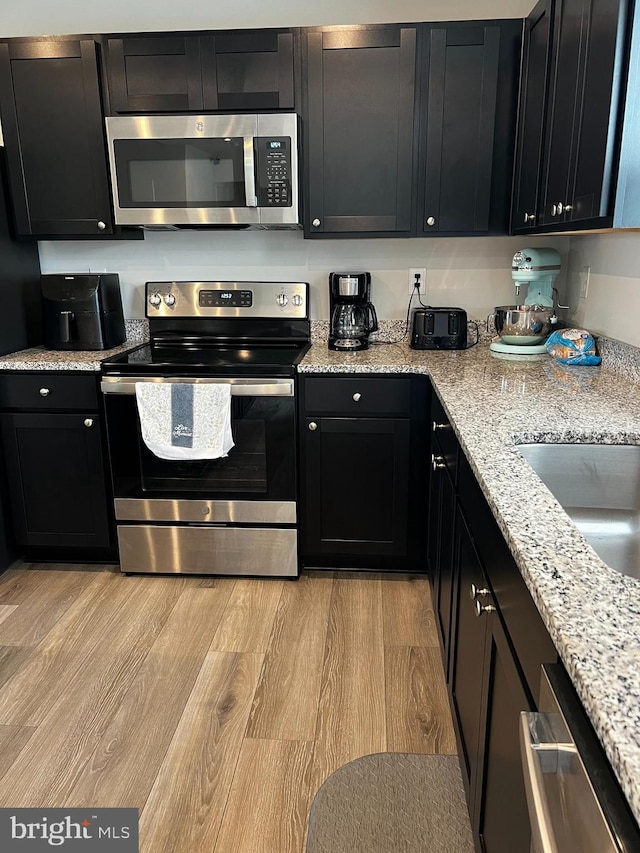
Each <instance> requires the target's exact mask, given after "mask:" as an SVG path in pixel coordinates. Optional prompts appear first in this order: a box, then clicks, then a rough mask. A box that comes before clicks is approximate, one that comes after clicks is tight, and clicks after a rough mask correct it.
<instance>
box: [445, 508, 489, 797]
mask: <svg viewBox="0 0 640 853" xmlns="http://www.w3.org/2000/svg"><path fill="white" fill-rule="evenodd" d="M455 564H456V567H457V579H456V588H455V593H454V609H453V612H454V620H455V621H454V628H453V631H454V634H453V639H452V643H453V649H452V659H451V678H450V686H449V689H450V691H451V701H452V705H453V710H454V714H455V717H456V720H455V722H456V724H457V725H456V729H457V731H458V737H459V744H460V759H461V760H460V765H461V769H462V779H463V782H464V783H465V787H466V788H467V793H468V799H469V802H470V803H471V802H472V800H473V796H472V794H473V786H474V784H475V779H476V773H477V769H478V747H479V744H480V721H481V717H482V713H481V708H482V695H483V684H484V660H485V639H486V631H487V620H486V618H484V617H483V616H482V615H481V616H480V617H478V616H477V615H476V601H475V600H474V599H472V598H471V595H470V591H471V585H472V584H474V585H475V586H476V588H477V589H478V590H483V589H485V588H486V581H485V577H484V572H483V570H482V565H481V563H480V560H479V559H478V556H477V554H476V552H475V548H474V546H473V542H472V540H471V535H470V533H469V530H468V529H467V524H466V521H465V519H464V517H463V515H462V513H461V512H460V511H459V510H458V513H457V516H456V556H455ZM479 600H480V602H481V604H482V605H483V606H484V605H486V604H489V603H490V599H489V598H488V597H487V596H484V595H482V596H480V597H479Z"/></svg>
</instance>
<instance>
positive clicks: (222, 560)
mask: <svg viewBox="0 0 640 853" xmlns="http://www.w3.org/2000/svg"><path fill="white" fill-rule="evenodd" d="M118 544H119V546H120V570H121V571H123V572H150V573H157V574H195V575H205V574H206V575H256V576H261V577H296V576H297V574H298V533H297V531H296V530H295V528H268V527H258V528H256V527H251V528H249V527H207V526H204V525H196V524H192V525H189V527H160V526H155V525H151V524H137V525H127V526H125V525H121V526H119V527H118Z"/></svg>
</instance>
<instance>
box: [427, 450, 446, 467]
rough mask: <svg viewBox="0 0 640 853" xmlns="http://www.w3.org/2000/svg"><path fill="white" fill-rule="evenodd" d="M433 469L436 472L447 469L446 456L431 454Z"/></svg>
mask: <svg viewBox="0 0 640 853" xmlns="http://www.w3.org/2000/svg"><path fill="white" fill-rule="evenodd" d="M431 467H432V468H433V470H434V471H437V470H438V468H445V467H446V465H445V463H444V456H436V455H435V454H434V453H432V454H431Z"/></svg>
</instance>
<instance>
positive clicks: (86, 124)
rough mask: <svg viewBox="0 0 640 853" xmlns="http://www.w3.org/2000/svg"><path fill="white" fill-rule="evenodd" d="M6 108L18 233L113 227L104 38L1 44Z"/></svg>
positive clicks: (0, 86)
mask: <svg viewBox="0 0 640 853" xmlns="http://www.w3.org/2000/svg"><path fill="white" fill-rule="evenodd" d="M0 115H1V117H2V128H3V132H4V140H5V146H6V151H7V164H8V170H9V183H10V190H11V198H12V204H13V209H14V215H15V220H16V226H17V231H18V233H20V234H31V235H35V236H73V235H78V236H82V235H93V236H96V237H98V236H100V235H101V234H110V233H111V232H112V230H113V228H112V216H111V202H110V196H109V184H108V173H107V160H106V150H105V141H104V132H103V119H102V105H101V100H100V87H99V79H98V57H97V45H96V42H95V41H94V40H93V39H91V38H81V39H38V40H22V39H19V40H11V41H9V42H4V43H2V44H0Z"/></svg>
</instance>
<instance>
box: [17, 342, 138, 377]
mask: <svg viewBox="0 0 640 853" xmlns="http://www.w3.org/2000/svg"><path fill="white" fill-rule="evenodd" d="M141 343H142V341H125V342H124V343H123V344H122V345H121V346H119V347H114V348H113V349H106V350H78V351H76V352H63V351H62V350H50V349H45V348H44V347H32V348H31V349H23V350H20V352H14V353H10V354H9V355H3V356H0V370H73V371H87V372H91V371H93V372H96V371H99V370H100V365H101V363H102V362H103V361H104V360H105V359H107V358H111V357H112V356H114V355H118V354H119V353H121V352H126V351H127V350H130V349H133V348H134V347H139V346H140V344H141Z"/></svg>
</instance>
